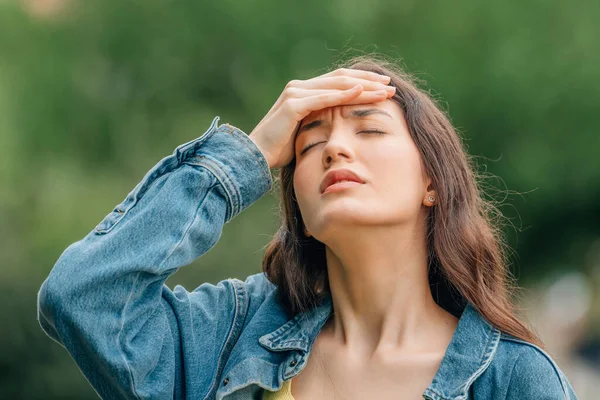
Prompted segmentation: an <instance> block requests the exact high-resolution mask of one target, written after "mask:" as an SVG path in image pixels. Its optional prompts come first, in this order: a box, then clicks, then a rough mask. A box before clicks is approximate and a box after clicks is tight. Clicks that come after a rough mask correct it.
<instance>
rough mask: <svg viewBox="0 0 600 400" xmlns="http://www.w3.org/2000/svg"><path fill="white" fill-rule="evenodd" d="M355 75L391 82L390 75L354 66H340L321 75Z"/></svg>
mask: <svg viewBox="0 0 600 400" xmlns="http://www.w3.org/2000/svg"><path fill="white" fill-rule="evenodd" d="M343 75H346V76H353V77H355V78H361V79H366V80H372V81H378V82H382V83H389V82H390V77H389V76H386V75H382V74H378V73H377V72H372V71H364V70H361V69H352V68H338V69H336V70H334V71H331V72H328V73H326V74H323V75H321V77H329V76H343Z"/></svg>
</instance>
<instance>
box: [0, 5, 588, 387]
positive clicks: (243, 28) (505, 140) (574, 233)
mask: <svg viewBox="0 0 600 400" xmlns="http://www.w3.org/2000/svg"><path fill="white" fill-rule="evenodd" d="M599 19H600V6H599V3H598V2H597V1H595V0H588V1H580V2H576V3H568V2H558V1H540V0H538V1H529V2H496V3H493V2H481V1H476V0H468V1H467V0H465V1H461V2H440V3H435V4H434V3H433V2H427V1H425V2H416V1H402V2H398V1H385V0H372V1H369V2H364V1H350V0H333V1H330V2H323V1H315V0H308V1H304V2H282V1H275V0H263V1H239V0H238V1H232V0H225V1H219V2H203V1H177V2H174V1H164V0H162V1H158V0H146V1H144V2H141V1H134V2H123V1H116V0H104V1H87V2H75V1H73V0H71V1H67V0H62V1H59V0H53V1H50V0H48V1H42V0H37V1H34V0H28V1H21V2H16V1H10V0H9V1H4V2H0V234H1V235H2V236H1V237H2V240H1V241H0V251H1V254H2V268H0V285H1V288H0V289H1V290H0V301H1V302H2V303H3V304H4V305H5V307H3V308H2V310H1V311H0V313H1V315H0V320H2V321H4V324H3V328H1V329H0V398H3V399H4V398H6V399H9V398H10V399H16V398H24V399H42V398H44V399H49V398H60V399H83V398H94V397H95V393H94V392H93V390H92V389H91V388H90V387H89V385H88V384H87V382H86V381H85V379H84V378H83V376H82V375H81V374H80V373H79V372H78V370H77V368H76V366H75V365H74V363H73V362H72V360H71V359H70V358H69V356H68V354H67V353H66V352H65V351H64V350H63V349H62V348H61V347H60V346H58V345H56V344H55V343H53V342H51V341H50V339H49V338H47V337H46V336H45V335H44V333H43V332H42V331H41V329H40V328H39V326H38V323H37V320H36V313H35V304H36V301H35V300H36V299H35V298H36V293H37V290H38V289H39V286H40V284H41V283H42V281H43V279H44V278H45V277H46V276H47V274H48V273H49V271H50V269H51V268H52V266H53V264H54V262H55V261H56V259H57V258H58V257H59V256H60V254H61V253H62V251H63V250H64V249H65V248H66V247H67V246H68V245H69V244H70V243H72V242H74V241H76V240H78V239H80V238H82V237H83V236H84V235H85V234H86V233H87V232H88V231H89V230H91V229H92V228H93V227H94V226H95V224H96V223H97V222H99V221H100V219H102V218H103V217H104V216H105V215H106V213H107V212H108V211H109V210H111V209H112V207H113V206H114V205H115V204H117V203H119V202H120V201H121V200H122V199H123V198H124V197H125V196H126V194H127V193H128V192H129V190H130V189H131V188H133V186H135V184H136V183H137V182H138V181H139V180H140V179H141V178H142V177H143V175H144V173H145V172H146V171H147V170H148V169H149V168H151V167H152V166H153V165H154V164H155V163H156V162H157V161H158V160H159V159H160V158H162V157H164V156H165V155H168V154H170V153H171V152H172V151H173V149H174V148H175V147H176V146H177V145H179V144H181V143H184V142H187V141H189V140H191V139H193V138H195V137H197V136H199V135H200V134H201V133H203V132H204V131H205V130H206V128H207V127H208V124H209V123H210V121H211V119H212V118H213V117H214V116H215V115H220V116H221V118H222V119H221V122H229V123H231V124H233V125H235V126H237V127H239V128H240V129H242V130H244V131H245V132H247V133H249V132H250V131H251V130H252V128H253V126H254V125H255V124H256V123H257V122H258V121H259V120H260V119H261V118H262V116H263V115H264V114H265V113H266V112H267V111H268V110H269V108H270V107H271V105H272V103H273V102H274V101H275V99H276V98H277V96H278V95H279V93H280V92H281V90H282V89H283V87H284V86H285V84H286V83H287V82H288V81H289V80H291V79H295V78H298V79H307V78H310V77H312V76H315V75H317V74H320V73H323V72H324V71H325V68H327V67H328V66H330V65H331V64H332V62H334V61H336V60H338V59H339V58H340V57H346V56H348V55H351V54H356V53H370V52H372V51H376V52H380V53H383V54H386V55H388V56H391V57H393V58H395V59H398V60H399V62H401V63H402V65H404V66H405V68H407V69H408V70H409V71H411V72H413V73H415V74H417V76H419V77H420V78H422V79H424V80H425V81H427V82H428V84H429V86H430V88H431V90H432V93H434V95H435V96H436V97H438V98H440V99H441V100H442V103H443V104H444V105H447V108H448V111H449V113H450V115H451V116H452V119H453V121H454V123H455V125H456V126H457V127H458V129H459V130H460V131H461V132H462V133H463V134H464V135H465V137H466V143H467V146H468V148H469V152H470V153H471V154H472V155H474V156H476V157H477V158H478V160H479V163H480V168H481V169H480V172H485V171H487V172H489V173H492V174H494V175H497V176H498V177H500V179H497V180H494V179H492V180H491V181H486V182H485V185H486V187H489V191H488V194H490V195H492V196H494V198H497V199H498V200H499V201H502V202H503V204H504V205H503V206H501V210H502V211H503V212H504V213H505V214H506V216H507V217H508V218H510V219H511V221H512V224H514V227H510V226H509V227H508V228H507V234H508V235H509V242H510V244H511V246H512V247H513V248H514V249H515V251H516V253H515V254H514V255H513V259H514V261H513V265H512V267H513V270H514V271H515V274H516V275H517V276H518V277H519V278H520V279H521V282H522V283H523V284H525V283H532V282H535V281H536V280H540V279H542V277H543V276H548V274H552V273H555V272H556V271H560V270H565V269H578V270H583V271H586V270H589V269H591V268H592V267H593V264H594V263H595V264H598V259H597V257H596V256H597V254H596V256H595V257H590V256H589V249H590V248H592V243H593V242H594V241H596V240H598V233H599V232H598V226H599V222H600V221H599V220H600V184H599V182H600V163H599V161H598V155H597V154H598V150H600V135H599V134H598V130H599V128H600V122H599V121H598V117H597V114H595V112H594V111H595V109H596V108H598V104H600V88H599V86H598V82H600V69H598V67H597V66H598V65H599V64H600V53H599V52H598V51H597V50H598V48H597V38H598V37H600V26H599V25H598V23H597V21H598V20H599ZM507 193H508V195H507V196H505V195H506V194H507ZM276 226H277V204H276V195H275V194H271V195H269V196H265V197H263V198H262V199H261V200H259V201H258V202H257V203H256V204H255V205H254V206H252V208H251V209H250V210H248V211H245V212H244V213H242V214H241V215H240V216H239V217H238V218H236V219H234V220H233V221H232V222H231V223H229V224H227V225H226V227H225V231H224V234H223V236H222V238H221V240H220V241H219V243H218V244H217V246H216V247H215V248H214V249H212V250H211V251H210V252H209V253H207V254H206V255H205V256H204V257H202V258H201V261H196V262H195V263H194V264H193V265H192V266H190V267H186V268H183V269H182V270H180V271H179V272H178V273H177V274H176V275H175V276H174V277H173V278H171V279H170V280H169V285H170V286H173V285H175V284H176V283H181V284H184V285H185V286H186V287H187V288H188V289H191V288H194V287H196V286H197V285H199V284H200V283H202V282H204V281H211V282H217V281H218V280H220V279H224V278H227V277H233V276H235V277H238V278H240V279H243V278H244V277H245V276H247V275H248V274H250V273H255V272H258V271H260V265H261V261H262V254H263V251H262V250H263V246H264V245H265V244H266V243H267V242H268V240H269V237H270V235H271V234H272V233H273V232H274V230H275V229H276ZM232 247H235V249H236V251H231V248H232Z"/></svg>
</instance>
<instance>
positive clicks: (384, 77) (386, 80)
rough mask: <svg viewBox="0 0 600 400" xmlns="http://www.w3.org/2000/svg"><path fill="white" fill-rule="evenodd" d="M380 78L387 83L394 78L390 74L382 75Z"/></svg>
mask: <svg viewBox="0 0 600 400" xmlns="http://www.w3.org/2000/svg"><path fill="white" fill-rule="evenodd" d="M379 79H381V81H382V82H385V83H387V82H389V81H390V80H391V79H392V78H390V77H389V76H387V75H380V76H379Z"/></svg>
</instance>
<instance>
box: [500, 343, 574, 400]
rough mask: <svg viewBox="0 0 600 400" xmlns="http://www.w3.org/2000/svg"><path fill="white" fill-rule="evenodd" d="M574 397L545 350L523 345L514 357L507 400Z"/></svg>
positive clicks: (555, 399)
mask: <svg viewBox="0 0 600 400" xmlns="http://www.w3.org/2000/svg"><path fill="white" fill-rule="evenodd" d="M517 399H519V400H525V399H532V400H533V399H535V400H577V396H576V395H575V391H574V390H573V388H572V387H571V384H570V383H569V381H568V380H567V377H566V376H565V375H564V373H563V372H562V371H561V370H560V369H559V368H558V366H557V365H556V363H555V362H554V361H553V360H552V359H551V358H550V356H549V355H547V354H546V353H545V352H543V351H541V350H538V349H537V348H536V347H533V346H526V347H525V348H524V349H523V350H522V352H521V354H520V355H519V357H518V358H517V360H516V362H515V365H514V368H513V371H512V374H511V376H510V380H509V386H508V391H507V395H506V400H517Z"/></svg>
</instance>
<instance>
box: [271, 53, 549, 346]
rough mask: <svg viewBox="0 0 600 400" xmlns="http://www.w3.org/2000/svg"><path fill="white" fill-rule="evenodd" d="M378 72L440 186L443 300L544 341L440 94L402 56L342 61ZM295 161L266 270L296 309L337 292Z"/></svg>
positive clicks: (434, 221)
mask: <svg viewBox="0 0 600 400" xmlns="http://www.w3.org/2000/svg"><path fill="white" fill-rule="evenodd" d="M340 67H343V68H351V69H359V70H365V71H372V72H376V73H379V74H383V75H387V76H390V77H391V82H390V85H393V86H395V87H396V94H395V95H394V96H393V98H392V100H393V101H395V102H396V103H397V104H398V106H400V108H401V109H402V111H403V113H404V117H405V119H406V122H407V125H408V128H409V132H410V135H411V137H412V139H413V141H414V143H415V144H416V146H417V148H418V149H419V152H420V155H421V158H422V162H423V165H424V168H425V170H426V172H427V174H428V176H429V177H430V178H431V180H432V186H433V187H434V188H435V190H436V196H437V199H439V200H438V201H436V204H435V206H433V207H430V211H429V215H428V218H427V222H426V223H427V246H428V253H429V260H428V274H429V285H430V287H431V291H432V295H433V297H434V299H435V301H436V303H437V304H438V305H440V307H443V308H444V309H446V310H447V311H448V312H450V313H452V314H454V315H455V316H457V317H458V316H459V315H460V313H461V312H462V310H463V309H464V306H465V305H466V302H467V301H468V302H470V303H471V304H472V305H473V306H474V308H475V309H476V310H477V311H478V312H479V313H480V314H481V315H482V316H483V317H484V318H485V319H486V320H488V321H489V322H490V323H491V324H492V325H494V326H495V327H497V328H498V329H500V330H501V331H503V332H505V333H508V334H510V335H512V336H515V337H517V338H519V339H522V340H525V341H527V342H530V343H534V344H536V345H538V346H540V347H542V348H543V347H544V346H543V343H542V342H541V340H540V339H539V338H538V336H537V335H536V334H535V333H534V332H533V331H532V330H531V329H529V328H528V327H527V326H526V325H525V324H524V323H523V322H522V321H521V320H520V319H519V317H518V316H517V315H516V312H517V309H516V305H515V303H514V301H513V297H514V294H515V292H516V289H517V288H518V287H517V285H516V283H515V280H514V278H513V276H512V275H511V273H510V271H509V269H508V266H507V250H509V249H508V246H507V245H506V243H505V241H504V235H503V232H502V226H501V223H500V222H501V219H502V214H501V213H500V211H499V210H498V208H497V207H496V205H495V204H494V202H493V201H491V200H487V199H485V198H484V196H483V195H482V194H483V191H482V190H481V189H480V187H479V183H478V179H477V178H478V177H479V176H478V175H477V174H476V172H475V171H476V169H475V163H474V160H473V159H472V158H471V157H470V156H469V155H468V154H467V152H466V151H465V149H464V147H463V143H462V140H461V138H460V137H459V135H458V134H457V132H456V130H455V129H454V127H453V126H452V124H451V122H450V120H449V118H448V117H447V116H446V114H445V113H444V112H443V111H442V110H441V108H440V107H439V106H438V104H437V103H436V101H435V100H434V99H432V98H431V97H430V96H429V95H428V94H427V93H426V92H425V91H424V90H421V89H419V88H418V86H417V83H418V81H417V79H416V78H415V77H414V76H412V75H410V74H408V73H407V72H405V71H403V70H402V69H401V68H400V67H399V66H398V65H397V63H394V62H391V61H388V60H385V59H379V58H377V57H375V56H357V57H353V58H351V59H350V60H349V61H346V62H342V63H341V64H339V65H338V66H337V67H336V68H340ZM295 164H296V163H295V160H293V161H292V162H291V163H290V164H288V165H287V166H285V167H283V168H281V169H280V171H279V176H278V177H276V181H278V182H279V184H280V186H281V198H280V212H281V214H282V215H281V224H280V226H279V229H278V231H277V232H276V234H275V236H274V237H273V239H272V240H271V242H270V243H269V244H268V245H267V248H266V253H265V257H264V260H263V271H264V272H265V274H266V275H267V277H268V279H269V280H270V281H271V282H273V283H274V284H275V285H276V286H277V287H278V289H279V298H280V300H281V302H282V304H283V305H284V307H285V309H286V310H287V311H288V312H289V314H290V315H292V316H293V315H296V314H297V313H301V312H304V311H306V310H308V309H310V308H312V307H314V306H315V305H317V304H319V303H320V301H321V300H322V299H323V296H325V295H326V293H328V292H329V290H330V289H329V280H328V275H327V263H326V258H325V245H324V244H323V243H321V242H319V241H318V240H316V239H314V238H313V237H307V236H305V235H304V231H303V230H304V224H303V221H302V215H301V214H300V208H299V207H298V203H297V201H296V198H295V195H294V188H293V177H294V170H295Z"/></svg>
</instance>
